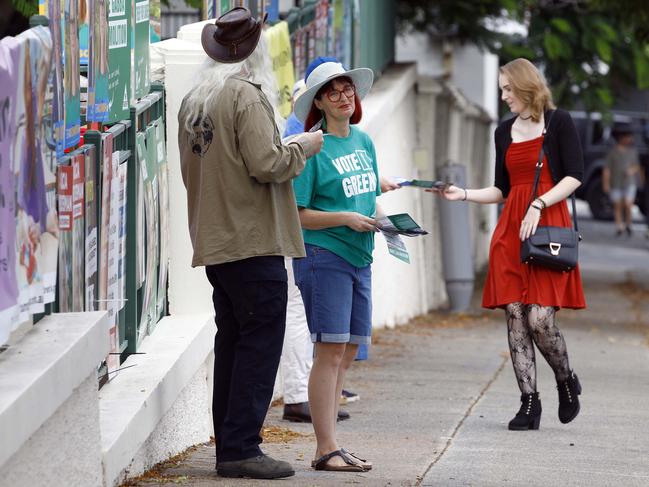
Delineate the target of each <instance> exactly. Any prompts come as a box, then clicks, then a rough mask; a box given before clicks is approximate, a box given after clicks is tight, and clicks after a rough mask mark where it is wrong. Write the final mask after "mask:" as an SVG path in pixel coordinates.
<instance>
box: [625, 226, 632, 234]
mask: <svg viewBox="0 0 649 487" xmlns="http://www.w3.org/2000/svg"><path fill="white" fill-rule="evenodd" d="M626 234H627V236H629V237H630V236H631V235H633V228H631V225H629V226H628V227H626Z"/></svg>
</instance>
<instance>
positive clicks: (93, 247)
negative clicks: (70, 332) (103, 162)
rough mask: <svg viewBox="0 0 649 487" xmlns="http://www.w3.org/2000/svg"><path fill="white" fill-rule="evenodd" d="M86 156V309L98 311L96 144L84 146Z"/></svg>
mask: <svg viewBox="0 0 649 487" xmlns="http://www.w3.org/2000/svg"><path fill="white" fill-rule="evenodd" d="M84 157H85V165H86V167H85V175H86V187H85V200H86V202H85V221H86V247H85V251H86V260H85V268H86V273H85V278H86V291H85V310H86V311H97V310H98V309H99V308H98V306H97V297H98V296H97V291H98V273H97V259H98V240H97V217H98V214H97V212H98V207H97V196H98V193H97V171H96V162H95V146H94V145H92V144H88V145H85V146H84Z"/></svg>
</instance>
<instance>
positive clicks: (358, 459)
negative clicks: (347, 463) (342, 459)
mask: <svg viewBox="0 0 649 487" xmlns="http://www.w3.org/2000/svg"><path fill="white" fill-rule="evenodd" d="M340 451H341V452H343V453H344V454H345V455H347V456H348V457H351V458H352V461H354V460H356V462H354V463H356V464H358V465H360V466H361V467H363V470H364V471H366V472H367V471H368V470H372V463H371V462H368V461H367V460H365V459H364V458H361V457H359V456H357V455H355V454H354V453H352V452H350V451H347V450H345V449H344V448H341V449H340Z"/></svg>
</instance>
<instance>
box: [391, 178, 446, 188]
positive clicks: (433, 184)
mask: <svg viewBox="0 0 649 487" xmlns="http://www.w3.org/2000/svg"><path fill="white" fill-rule="evenodd" d="M394 179H395V181H396V183H397V184H398V185H399V186H415V187H417V188H426V189H437V190H440V191H445V190H446V189H448V187H449V186H451V185H452V184H453V183H451V182H448V181H439V180H436V181H427V180H425V179H404V178H394Z"/></svg>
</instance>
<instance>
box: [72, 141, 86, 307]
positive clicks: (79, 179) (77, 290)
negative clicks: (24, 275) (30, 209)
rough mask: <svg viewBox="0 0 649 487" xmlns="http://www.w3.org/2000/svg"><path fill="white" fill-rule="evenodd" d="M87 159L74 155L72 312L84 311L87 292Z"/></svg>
mask: <svg viewBox="0 0 649 487" xmlns="http://www.w3.org/2000/svg"><path fill="white" fill-rule="evenodd" d="M85 169H86V157H85V155H84V154H83V152H77V153H75V154H73V155H72V220H73V222H72V310H73V311H84V310H85V304H84V296H85V292H86V269H85V266H86V248H85V247H86V245H85V244H86V223H85V204H86V202H85V197H84V193H85V186H86V177H85Z"/></svg>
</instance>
